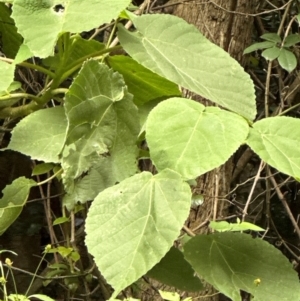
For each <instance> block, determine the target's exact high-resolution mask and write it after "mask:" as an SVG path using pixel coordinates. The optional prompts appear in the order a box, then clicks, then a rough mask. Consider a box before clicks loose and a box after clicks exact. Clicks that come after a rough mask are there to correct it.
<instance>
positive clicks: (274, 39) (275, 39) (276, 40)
mask: <svg viewBox="0 0 300 301" xmlns="http://www.w3.org/2000/svg"><path fill="white" fill-rule="evenodd" d="M260 37H261V39H263V40H267V41H270V42H273V43H281V38H280V36H279V35H278V34H277V33H265V34H263V35H262V36H260Z"/></svg>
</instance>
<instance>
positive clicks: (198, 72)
mask: <svg viewBox="0 0 300 301" xmlns="http://www.w3.org/2000/svg"><path fill="white" fill-rule="evenodd" d="M133 23H134V26H135V27H136V28H137V30H138V32H130V31H127V30H126V29H125V28H124V27H123V26H119V32H118V37H119V39H120V42H121V44H122V46H123V47H124V49H125V50H126V51H127V52H128V53H129V54H130V55H131V56H132V58H133V59H135V60H136V61H138V62H139V63H140V64H142V65H144V66H145V67H147V68H149V69H150V70H152V71H153V72H155V73H158V74H159V75H161V76H164V77H165V78H167V79H169V80H171V81H173V82H175V83H176V84H178V85H180V86H182V87H184V88H187V89H189V90H191V91H193V92H195V93H197V94H200V95H201V96H203V97H205V98H208V99H210V100H211V101H213V102H216V103H217V104H219V105H221V106H223V107H225V108H228V109H229V110H231V111H233V112H236V113H238V114H240V115H242V116H244V117H246V118H247V119H250V120H253V119H254V117H255V115H256V107H255V94H254V86H253V83H252V81H251V79H250V77H249V75H248V74H247V73H246V72H245V71H244V70H243V68H242V67H241V66H240V65H239V64H238V63H237V61H235V60H234V59H233V58H231V57H230V56H229V54H228V53H226V52H225V51H224V50H223V49H221V48H220V47H218V46H216V45H214V44H213V43H211V42H210V41H209V40H208V39H206V38H205V37H204V36H203V35H202V34H201V33H200V32H199V31H198V30H197V29H196V27H194V26H193V25H190V24H188V23H186V22H185V21H184V20H183V19H180V18H178V17H175V16H171V15H143V16H141V17H136V18H135V19H134V20H133ZM220 66H222V68H220Z"/></svg>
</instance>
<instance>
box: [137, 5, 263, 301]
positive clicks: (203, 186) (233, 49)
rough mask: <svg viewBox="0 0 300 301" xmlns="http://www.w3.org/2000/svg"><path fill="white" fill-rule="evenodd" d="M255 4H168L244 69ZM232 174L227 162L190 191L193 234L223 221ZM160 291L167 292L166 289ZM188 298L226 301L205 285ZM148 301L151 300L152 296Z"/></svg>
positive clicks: (229, 164) (190, 218) (230, 161)
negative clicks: (195, 196)
mask: <svg viewBox="0 0 300 301" xmlns="http://www.w3.org/2000/svg"><path fill="white" fill-rule="evenodd" d="M258 2H259V1H258V0H254V1H249V0H215V1H214V2H212V1H203V0H199V1H188V2H183V3H178V1H177V0H171V1H169V2H168V4H171V3H174V6H172V10H171V11H170V10H169V13H172V14H173V15H176V16H178V17H181V18H183V19H185V20H186V21H187V22H188V23H191V24H194V25H195V26H196V27H197V28H198V29H199V30H200V31H201V32H202V34H204V35H205V36H206V37H207V38H208V39H209V40H211V41H212V42H213V43H215V44H216V45H219V46H220V47H222V48H223V49H224V50H226V51H227V52H228V53H229V54H230V55H231V56H232V57H233V58H235V59H236V60H238V61H239V62H240V63H241V64H242V65H244V63H245V61H244V57H243V50H244V49H245V48H246V47H247V46H249V45H250V44H251V33H252V26H253V17H252V16H249V14H253V13H255V7H256V5H257V4H258ZM184 96H185V97H187V98H192V99H194V100H196V101H199V102H201V103H203V104H210V105H213V104H211V103H210V102H209V101H207V100H205V99H203V98H201V97H199V95H195V94H193V93H190V92H189V91H184ZM195 164H198V163H195ZM232 170H233V163H232V160H229V161H228V162H227V163H226V164H224V165H223V166H221V167H219V168H217V169H215V170H213V171H211V172H209V173H207V174H205V175H203V176H201V177H199V178H198V179H197V186H196V187H195V188H194V189H195V190H196V191H197V193H200V194H203V196H204V202H203V204H202V205H201V206H199V207H198V208H196V209H191V213H190V217H189V219H188V221H187V226H188V227H189V228H190V229H191V230H192V231H193V232H194V233H208V231H209V230H208V227H207V224H208V221H209V220H213V219H220V218H223V217H226V215H227V208H228V205H229V202H228V201H227V200H226V196H227V195H228V193H229V191H230V182H231V178H232ZM153 284H154V283H152V285H153ZM154 285H155V286H156V285H157V284H154ZM160 289H165V290H171V289H170V288H166V287H164V288H161V287H160ZM148 293H149V290H148ZM181 296H182V297H183V296H185V297H186V296H187V294H185V293H183V294H181ZM189 296H193V297H196V296H197V297H199V296H201V297H200V298H201V300H202V299H203V298H204V300H206V301H220V300H228V299H226V298H224V296H221V295H220V294H218V293H217V292H216V291H215V290H214V288H213V287H212V286H211V285H209V284H206V285H205V290H204V291H202V292H201V293H200V294H197V295H195V294H193V295H191V294H189ZM150 298H151V299H152V300H153V299H154V296H153V295H152V296H151V297H150ZM142 299H143V300H149V298H147V296H146V295H143V298H142Z"/></svg>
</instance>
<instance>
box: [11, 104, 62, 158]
mask: <svg viewBox="0 0 300 301" xmlns="http://www.w3.org/2000/svg"><path fill="white" fill-rule="evenodd" d="M66 128H67V120H66V116H65V113H64V109H63V108H62V107H55V108H49V109H43V110H39V111H36V112H34V113H32V114H30V115H28V116H27V117H25V118H23V119H22V120H21V121H20V122H19V123H18V124H17V125H16V127H15V128H14V129H13V131H12V137H11V141H10V143H9V145H8V149H12V150H15V151H18V152H21V153H23V154H25V155H28V156H30V157H31V158H32V159H36V160H40V161H45V162H53V163H58V162H59V157H58V155H59V154H60V152H61V150H62V147H63V144H64V142H65V136H66Z"/></svg>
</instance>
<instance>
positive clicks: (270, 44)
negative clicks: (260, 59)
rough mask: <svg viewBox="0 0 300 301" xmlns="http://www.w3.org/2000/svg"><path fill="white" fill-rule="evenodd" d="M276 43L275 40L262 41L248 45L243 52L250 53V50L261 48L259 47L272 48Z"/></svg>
mask: <svg viewBox="0 0 300 301" xmlns="http://www.w3.org/2000/svg"><path fill="white" fill-rule="evenodd" d="M274 46H275V44H274V43H273V42H260V43H255V44H253V45H251V46H249V47H247V48H246V49H245V50H244V52H243V54H247V53H250V52H253V51H256V50H259V49H265V48H271V47H274Z"/></svg>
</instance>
